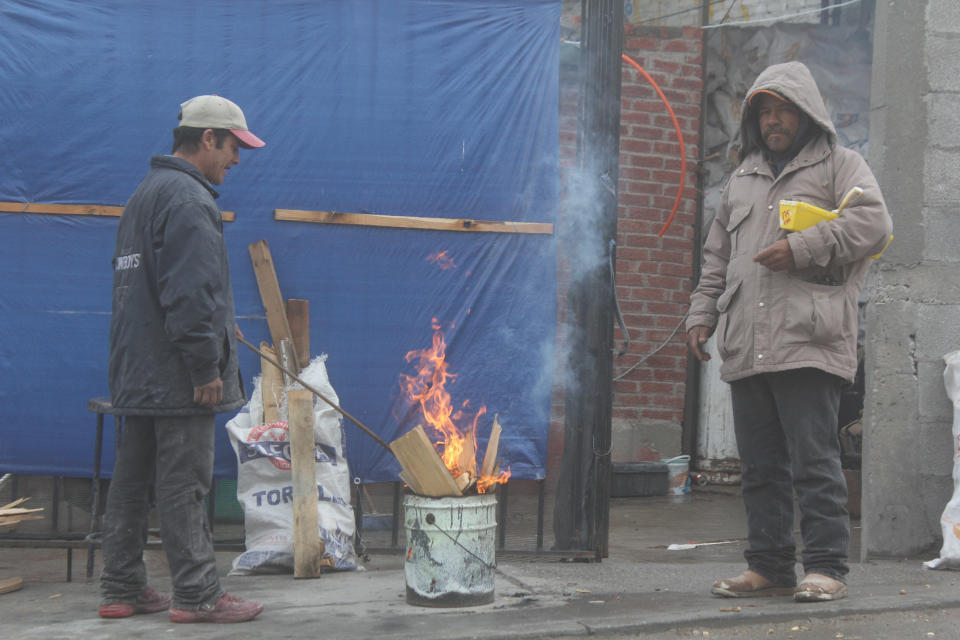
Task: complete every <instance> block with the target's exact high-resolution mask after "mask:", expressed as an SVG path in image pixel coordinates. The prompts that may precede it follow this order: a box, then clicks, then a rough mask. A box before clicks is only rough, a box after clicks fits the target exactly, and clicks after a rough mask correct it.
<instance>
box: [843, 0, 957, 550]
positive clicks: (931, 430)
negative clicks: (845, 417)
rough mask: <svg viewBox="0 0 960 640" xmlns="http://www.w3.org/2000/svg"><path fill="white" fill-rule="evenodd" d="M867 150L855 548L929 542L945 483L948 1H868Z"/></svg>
mask: <svg viewBox="0 0 960 640" xmlns="http://www.w3.org/2000/svg"><path fill="white" fill-rule="evenodd" d="M873 60H874V64H873V76H872V85H871V92H872V95H871V118H870V149H869V154H868V158H869V161H870V164H871V166H872V167H873V169H874V172H875V173H876V175H877V178H878V180H879V182H880V186H881V188H882V189H883V191H884V195H885V197H886V201H887V205H888V207H889V208H890V213H891V215H892V216H893V225H894V235H895V240H894V241H893V244H891V245H890V247H889V248H888V249H887V252H886V253H885V254H884V257H883V258H882V259H881V260H879V261H878V262H877V264H876V266H875V267H874V270H873V272H872V276H871V280H870V284H869V285H868V287H869V292H870V296H871V299H870V303H869V305H868V309H867V323H866V327H867V348H866V361H865V362H866V374H867V377H866V399H865V407H864V427H865V428H864V442H863V456H864V457H863V464H864V470H863V507H862V512H863V515H862V521H861V522H862V526H863V532H862V555H863V557H864V558H867V557H882V556H906V555H915V554H924V553H930V554H931V557H936V555H937V551H938V550H939V545H940V543H941V534H940V523H939V518H940V513H941V512H942V511H943V507H944V506H945V505H946V503H947V501H948V500H949V499H950V497H951V495H952V493H953V481H952V478H951V472H952V469H953V458H954V451H955V447H954V442H953V437H952V422H953V420H952V416H953V408H952V406H951V403H950V401H949V399H948V398H947V395H946V392H945V391H944V385H943V369H944V363H943V356H944V355H945V354H947V353H949V352H950V351H954V350H957V349H960V106H958V104H960V2H957V0H883V1H882V2H878V3H877V5H876V22H875V29H874V59H873Z"/></svg>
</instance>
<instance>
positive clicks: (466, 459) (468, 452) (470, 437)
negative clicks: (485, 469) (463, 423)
mask: <svg viewBox="0 0 960 640" xmlns="http://www.w3.org/2000/svg"><path fill="white" fill-rule="evenodd" d="M457 467H458V468H459V469H460V471H466V472H467V473H469V474H470V475H471V476H475V475H477V438H476V434H475V433H474V431H473V429H472V428H471V429H470V430H468V431H467V432H466V433H464V434H463V449H461V450H460V455H459V456H457ZM462 488H463V487H461V489H462Z"/></svg>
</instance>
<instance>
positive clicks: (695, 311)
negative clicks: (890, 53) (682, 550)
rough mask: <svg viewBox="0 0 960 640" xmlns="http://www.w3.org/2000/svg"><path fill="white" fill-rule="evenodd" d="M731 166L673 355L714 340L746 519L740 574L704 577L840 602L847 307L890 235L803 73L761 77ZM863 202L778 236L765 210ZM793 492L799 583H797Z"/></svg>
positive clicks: (871, 182)
mask: <svg viewBox="0 0 960 640" xmlns="http://www.w3.org/2000/svg"><path fill="white" fill-rule="evenodd" d="M741 114H742V115H741V127H740V132H741V140H742V148H741V152H740V164H739V166H737V168H736V169H735V170H734V172H733V174H732V175H731V177H730V179H729V182H728V183H727V185H726V186H725V188H724V191H723V198H722V203H721V206H720V207H719V209H718V211H717V215H716V218H715V219H714V221H713V224H712V226H711V227H710V231H709V233H708V235H707V239H706V242H705V244H704V257H703V268H702V274H701V277H700V282H699V283H698V285H697V287H696V289H695V290H694V292H693V294H692V295H691V300H690V313H689V317H688V319H687V345H688V347H689V349H690V351H691V353H692V355H693V356H694V357H696V358H698V359H700V360H708V359H709V358H710V356H709V354H707V353H706V352H705V351H704V350H703V346H704V344H705V343H706V341H707V340H708V338H709V337H710V336H712V335H714V334H716V336H717V350H718V352H719V354H720V357H721V358H722V360H723V364H722V365H721V368H720V375H721V378H722V379H723V380H724V381H725V382H728V383H729V384H730V390H731V398H732V404H733V416H734V429H735V432H736V438H737V447H738V450H739V454H740V461H741V467H742V493H743V500H744V504H745V507H746V513H747V528H748V548H747V550H746V552H745V553H744V557H745V559H746V561H747V570H746V571H744V572H743V573H742V574H740V575H739V576H736V577H734V578H726V579H721V580H717V581H716V582H715V583H714V584H713V587H712V592H713V593H714V594H716V595H719V596H724V597H758V596H774V595H790V594H792V595H793V597H794V599H795V600H797V601H800V602H816V601H824V600H836V599H839V598H842V597H844V596H845V595H846V593H847V588H846V574H847V572H848V566H847V553H848V546H849V538H850V523H849V517H848V514H847V511H846V500H847V491H846V484H845V482H844V479H843V475H842V471H841V466H840V448H839V441H838V437H837V410H838V407H839V402H840V392H841V388H842V385H844V384H845V383H848V382H851V381H852V380H853V378H854V376H855V374H856V370H857V355H856V340H857V301H858V298H859V296H860V293H861V290H862V289H863V285H864V281H865V279H866V274H867V270H868V269H869V266H870V262H871V258H870V256H873V255H875V254H878V253H879V252H881V251H882V250H883V248H884V246H885V244H886V242H887V240H888V238H889V237H890V232H891V229H892V223H891V220H890V216H889V214H888V213H887V208H886V205H885V204H884V201H883V196H882V194H881V192H880V188H879V186H878V185H877V181H876V179H875V178H874V176H873V174H872V172H871V171H870V169H869V168H868V167H867V165H866V163H865V161H864V160H863V158H862V157H861V156H860V155H859V154H857V153H856V152H854V151H852V150H849V149H846V148H843V147H841V146H839V144H838V143H837V134H836V130H835V129H834V127H833V124H832V122H831V119H830V116H829V113H828V112H827V109H826V107H825V105H824V103H823V99H822V98H821V96H820V92H819V90H818V88H817V85H816V83H815V81H814V79H813V76H812V75H811V74H810V72H809V70H808V69H807V67H806V66H804V65H803V64H801V63H799V62H787V63H784V64H777V65H773V66H771V67H768V68H767V69H766V70H764V71H763V72H762V73H761V74H760V75H759V76H758V77H757V79H756V81H755V82H754V84H753V86H752V87H751V88H750V90H749V91H748V93H747V95H746V98H745V99H744V102H743V105H742V109H741ZM853 187H860V188H861V189H863V194H862V196H860V197H859V198H858V199H857V200H856V201H854V202H852V203H851V204H849V205H847V206H846V207H845V208H844V209H843V211H842V213H841V215H840V216H839V217H837V218H836V219H834V220H830V221H825V222H821V223H819V224H816V225H814V226H811V227H808V228H806V229H803V230H800V231H794V232H790V233H787V232H786V231H784V230H783V229H781V228H780V226H779V224H780V219H779V202H780V200H799V201H803V202H808V203H811V204H813V205H816V206H818V207H821V208H823V209H827V210H834V209H836V208H837V207H838V205H839V203H840V201H841V200H842V199H843V197H844V195H845V194H846V193H847V192H848V191H849V190H850V189H851V188H853ZM794 492H796V498H797V503H798V505H799V510H800V528H801V535H802V538H803V551H802V555H801V562H802V565H803V572H804V577H803V578H802V579H801V581H800V583H799V584H798V583H797V576H796V569H795V564H796V541H795V539H794V535H793V523H794Z"/></svg>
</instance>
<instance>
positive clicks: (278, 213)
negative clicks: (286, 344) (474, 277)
mask: <svg viewBox="0 0 960 640" xmlns="http://www.w3.org/2000/svg"><path fill="white" fill-rule="evenodd" d="M273 217H274V219H275V220H288V221H291V222H317V223H321V224H349V225H358V226H364V227H391V228H394V229H433V230H439V231H480V232H488V233H534V234H543V235H551V234H552V233H553V224H551V223H549V222H509V221H503V220H473V219H469V218H421V217H416V216H389V215H380V214H375V213H343V212H340V211H303V210H300V209H274V210H273Z"/></svg>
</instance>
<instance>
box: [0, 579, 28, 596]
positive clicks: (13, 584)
mask: <svg viewBox="0 0 960 640" xmlns="http://www.w3.org/2000/svg"><path fill="white" fill-rule="evenodd" d="M22 587H23V578H21V577H19V576H16V577H13V578H0V594H2V593H10V592H11V591H16V590H18V589H20V588H22Z"/></svg>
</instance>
